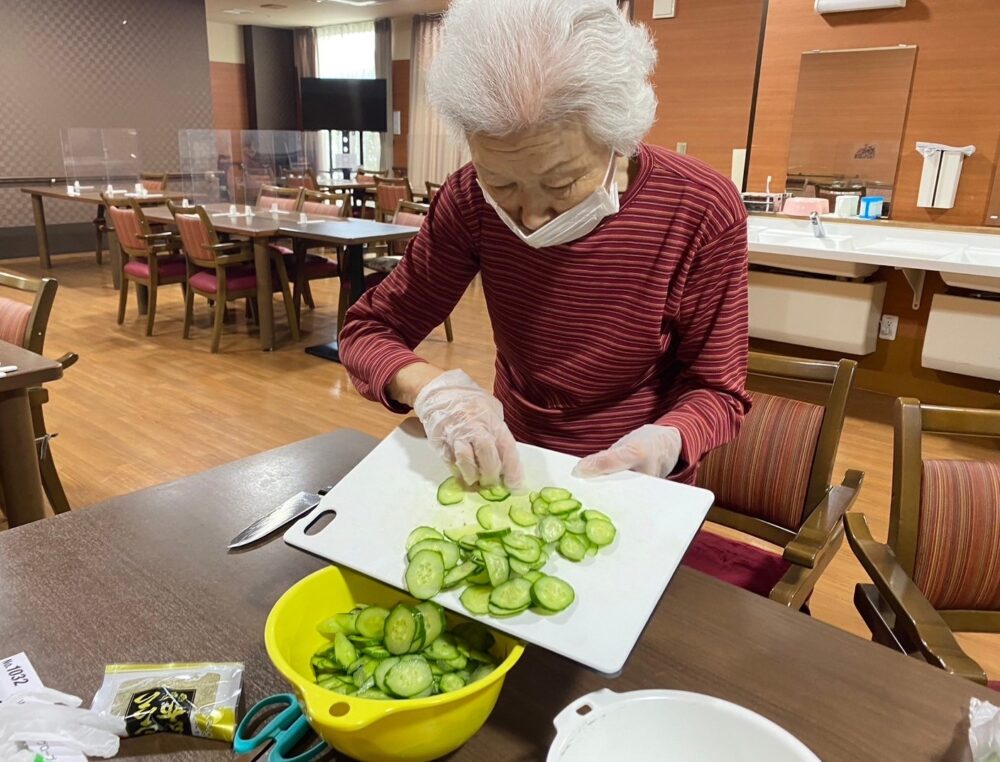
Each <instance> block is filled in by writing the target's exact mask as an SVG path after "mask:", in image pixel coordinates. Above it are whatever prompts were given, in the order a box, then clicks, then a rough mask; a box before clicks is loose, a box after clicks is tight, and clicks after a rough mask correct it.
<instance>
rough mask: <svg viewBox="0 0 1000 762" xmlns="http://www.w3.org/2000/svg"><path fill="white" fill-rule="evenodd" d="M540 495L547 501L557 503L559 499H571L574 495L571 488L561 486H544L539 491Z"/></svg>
mask: <svg viewBox="0 0 1000 762" xmlns="http://www.w3.org/2000/svg"><path fill="white" fill-rule="evenodd" d="M538 496H539V497H540V498H542V500H544V501H545V502H546V503H555V502H557V501H559V500H569V499H570V498H571V497H573V495H572V493H571V492H570V491H569V490H565V489H562V488H560V487H544V488H543V489H542V490H541V491H539V493H538Z"/></svg>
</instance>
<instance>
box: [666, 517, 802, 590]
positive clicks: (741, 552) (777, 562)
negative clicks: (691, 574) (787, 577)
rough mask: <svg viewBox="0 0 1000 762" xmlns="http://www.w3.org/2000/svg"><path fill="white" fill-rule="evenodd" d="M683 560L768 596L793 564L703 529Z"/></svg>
mask: <svg viewBox="0 0 1000 762" xmlns="http://www.w3.org/2000/svg"><path fill="white" fill-rule="evenodd" d="M682 563H683V564H684V565H685V566H688V567H690V568H692V569H697V570H698V571H700V572H703V573H705V574H708V575H709V576H712V577H715V578H716V579H721V580H723V581H724V582H728V583H729V584H731V585H736V586H737V587H742V588H743V589H744V590H749V591H750V592H752V593H757V595H762V596H764V597H765V598H766V597H767V596H768V595H770V593H771V590H772V589H773V588H774V586H775V585H776V584H778V581H779V580H780V579H781V578H782V577H783V576H784V574H785V572H787V571H788V569H789V567H791V564H790V563H788V562H787V561H785V559H783V558H782V557H781V556H779V555H778V554H777V553H771V552H769V551H766V550H762V549H760V548H757V547H755V546H753V545H747V544H746V543H743V542H739V541H738V540H730V539H729V538H728V537H722V536H721V535H717V534H714V533H713V532H708V531H706V530H704V529H703V530H701V531H700V532H698V534H697V535H696V536H695V538H694V542H692V543H691V547H690V548H688V551H687V553H686V554H685V555H684V559H683V561H682Z"/></svg>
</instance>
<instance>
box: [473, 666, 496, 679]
mask: <svg viewBox="0 0 1000 762" xmlns="http://www.w3.org/2000/svg"><path fill="white" fill-rule="evenodd" d="M495 669H496V667H495V666H494V665H492V664H484V665H483V666H481V667H476V671H475V672H473V673H472V680H470V681H469V682H471V683H474V682H476V681H477V680H482V679H483V678H484V677H487V676H488V675H489V674H490V673H491V672H492V671H493V670H495Z"/></svg>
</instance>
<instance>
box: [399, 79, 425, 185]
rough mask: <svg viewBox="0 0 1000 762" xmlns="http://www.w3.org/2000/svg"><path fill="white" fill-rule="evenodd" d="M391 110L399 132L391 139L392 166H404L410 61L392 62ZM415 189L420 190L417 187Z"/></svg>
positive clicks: (405, 162) (408, 106)
mask: <svg viewBox="0 0 1000 762" xmlns="http://www.w3.org/2000/svg"><path fill="white" fill-rule="evenodd" d="M392 110H393V111H398V112H399V123H400V134H399V135H396V136H395V137H394V138H393V141H392V166H394V167H406V166H407V161H408V160H409V158H408V157H409V154H408V153H407V151H408V148H407V141H408V140H409V135H410V61H409V59H405V60H399V61H393V62H392ZM416 190H422V189H421V188H418V189H416Z"/></svg>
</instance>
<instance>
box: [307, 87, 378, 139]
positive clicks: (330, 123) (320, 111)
mask: <svg viewBox="0 0 1000 762" xmlns="http://www.w3.org/2000/svg"><path fill="white" fill-rule="evenodd" d="M302 129H304V130H307V131H312V130H344V131H350V130H360V131H362V132H386V131H387V130H388V129H389V123H388V114H387V113H386V86H385V80H384V79H309V78H303V79H302Z"/></svg>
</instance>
